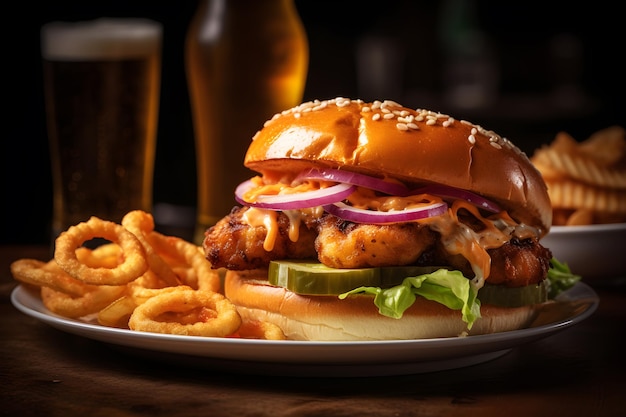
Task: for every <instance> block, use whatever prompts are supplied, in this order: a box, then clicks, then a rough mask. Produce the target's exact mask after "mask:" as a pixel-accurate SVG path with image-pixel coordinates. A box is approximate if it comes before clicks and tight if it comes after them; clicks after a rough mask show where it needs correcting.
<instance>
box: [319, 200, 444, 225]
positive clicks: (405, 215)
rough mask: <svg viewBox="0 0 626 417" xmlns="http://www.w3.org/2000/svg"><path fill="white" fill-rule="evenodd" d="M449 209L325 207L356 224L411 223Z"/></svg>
mask: <svg viewBox="0 0 626 417" xmlns="http://www.w3.org/2000/svg"><path fill="white" fill-rule="evenodd" d="M447 209H448V205H447V204H446V203H443V202H439V203H433V204H429V205H427V206H422V207H414V208H408V209H404V210H398V211H376V210H364V209H359V208H356V207H352V206H349V205H347V204H345V203H343V202H339V203H333V204H328V205H325V206H324V210H326V211H327V212H329V213H330V214H333V215H335V216H337V217H340V218H342V219H345V220H348V221H351V222H354V223H368V224H385V223H403V222H410V221H414V220H420V219H425V218H428V217H433V216H439V215H442V214H444V213H445V212H446V210H447Z"/></svg>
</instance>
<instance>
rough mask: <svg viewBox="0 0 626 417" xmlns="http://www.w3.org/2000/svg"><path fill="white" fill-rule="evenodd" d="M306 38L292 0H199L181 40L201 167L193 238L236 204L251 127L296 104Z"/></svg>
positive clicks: (305, 59) (300, 91)
mask: <svg viewBox="0 0 626 417" xmlns="http://www.w3.org/2000/svg"><path fill="white" fill-rule="evenodd" d="M308 59H309V46H308V39H307V36H306V32H305V29H304V26H303V24H302V21H301V19H300V16H299V14H298V11H297V9H296V7H295V4H294V0H264V1H259V0H200V2H199V4H198V9H197V10H196V13H195V15H194V17H193V19H192V21H191V23H190V27H189V29H188V32H187V38H186V45H185V66H186V74H187V82H188V88H189V96H190V100H191V110H192V118H193V127H194V136H195V143H196V155H197V156H196V161H197V166H198V169H197V173H198V177H197V180H198V202H197V210H198V213H197V225H196V233H195V241H196V243H200V242H202V239H203V237H204V232H205V230H206V228H207V227H209V226H211V225H213V224H215V222H216V221H217V220H219V219H220V218H221V217H223V216H224V215H226V214H228V213H229V212H230V210H231V208H232V207H233V206H234V205H235V204H236V202H235V200H234V190H235V187H236V186H237V185H238V184H239V183H240V182H241V181H243V180H246V179H248V178H250V177H251V176H253V175H254V173H253V172H252V171H249V170H247V169H246V168H244V166H243V160H244V156H245V152H246V150H247V148H248V146H249V144H250V141H251V140H252V137H253V136H254V134H255V133H256V132H257V131H258V130H260V129H261V128H262V127H263V123H264V122H265V121H266V120H268V119H270V118H271V117H272V116H273V115H274V114H276V113H278V112H281V111H283V110H285V109H288V108H291V107H293V106H295V105H297V104H299V103H300V102H301V100H302V97H303V94H304V87H305V84H306V76H307V70H308Z"/></svg>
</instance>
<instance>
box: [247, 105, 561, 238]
mask: <svg viewBox="0 0 626 417" xmlns="http://www.w3.org/2000/svg"><path fill="white" fill-rule="evenodd" d="M244 165H245V166H246V167H248V168H250V169H252V170H254V171H257V172H259V173H261V174H263V175H270V174H271V175H279V174H280V173H288V172H294V173H295V172H299V171H301V170H302V169H305V168H311V167H327V168H336V169H345V170H348V171H356V172H360V173H363V174H368V175H372V176H377V177H381V178H385V177H386V178H394V179H397V180H400V181H402V182H405V183H407V184H408V185H417V184H427V183H438V184H444V185H448V186H452V187H456V188H461V189H465V190H469V191H472V192H474V193H477V194H480V195H482V196H484V197H486V198H489V199H492V200H494V201H495V202H497V203H498V204H500V206H501V207H502V208H504V209H506V210H507V211H508V212H509V214H510V215H511V217H512V218H513V219H515V220H516V221H517V222H519V223H522V224H526V225H528V226H531V227H535V228H537V229H538V232H539V235H540V236H543V235H545V234H546V233H547V232H548V230H549V228H550V226H551V223H552V207H551V203H550V198H549V196H548V192H547V187H546V184H545V182H544V181H543V178H542V176H541V174H540V173H539V171H538V170H537V169H536V168H535V167H534V166H533V165H532V163H531V162H530V160H529V159H528V158H527V156H526V155H525V154H524V153H523V152H522V151H520V149H518V148H517V147H516V146H514V145H513V144H512V143H511V142H510V141H509V140H507V139H505V138H503V137H501V136H499V135H498V134H496V133H495V132H493V131H489V130H486V129H484V128H482V127H481V126H478V125H474V124H472V123H469V122H466V121H460V120H455V119H454V118H452V117H450V116H447V115H444V114H441V113H437V112H433V111H428V110H420V109H418V110H414V109H410V108H406V107H403V106H401V105H400V104H398V103H395V102H392V101H384V102H379V101H375V102H373V103H366V102H363V101H361V100H349V99H344V98H336V99H333V100H327V101H311V102H306V103H303V104H301V105H299V106H297V107H294V108H292V109H289V110H286V111H284V112H282V113H280V114H277V115H276V116H274V118H272V119H271V120H269V121H268V122H266V123H265V126H264V127H263V129H262V130H260V131H259V132H257V134H256V135H255V136H254V138H253V140H252V143H251V144H250V147H249V148H248V151H247V153H246V156H245V160H244Z"/></svg>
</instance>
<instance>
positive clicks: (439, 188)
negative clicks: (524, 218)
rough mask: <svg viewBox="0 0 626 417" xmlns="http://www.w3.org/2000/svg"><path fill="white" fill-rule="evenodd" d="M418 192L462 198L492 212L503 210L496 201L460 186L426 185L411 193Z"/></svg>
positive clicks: (415, 193)
mask: <svg viewBox="0 0 626 417" xmlns="http://www.w3.org/2000/svg"><path fill="white" fill-rule="evenodd" d="M417 194H432V195H436V196H439V197H442V198H445V197H448V198H456V199H460V200H465V201H467V202H468V203H471V204H473V205H475V206H476V207H478V208H481V209H484V210H487V211H490V212H492V213H499V212H500V211H501V209H500V206H498V205H497V204H496V203H494V202H493V201H490V200H487V199H486V198H484V197H481V196H479V195H478V194H475V193H473V192H471V191H466V190H461V189H459V188H454V187H448V186H445V185H437V184H433V185H426V186H424V187H420V188H417V189H415V190H412V191H411V195H417Z"/></svg>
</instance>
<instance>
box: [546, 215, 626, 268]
mask: <svg viewBox="0 0 626 417" xmlns="http://www.w3.org/2000/svg"><path fill="white" fill-rule="evenodd" d="M541 244H542V245H543V246H545V247H546V248H548V249H550V250H551V251H552V254H553V256H554V257H555V258H556V259H557V260H559V261H560V262H565V263H567V265H568V266H569V267H570V270H571V271H572V272H573V273H574V274H577V275H581V276H582V279H583V280H595V279H611V278H624V277H626V249H625V246H624V245H625V244H626V223H616V224H600V225H589V226H552V228H551V229H550V232H549V233H548V234H547V235H546V236H545V237H544V238H543V239H542V240H541Z"/></svg>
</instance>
